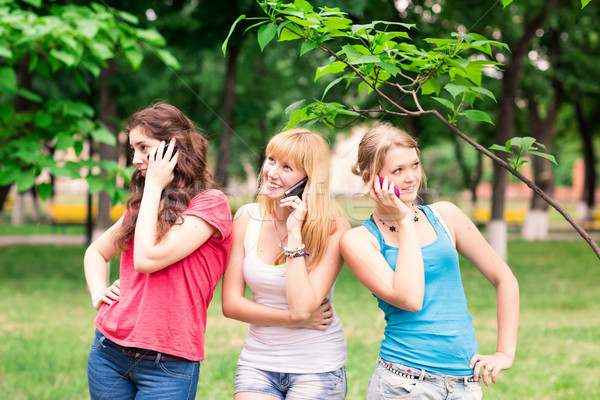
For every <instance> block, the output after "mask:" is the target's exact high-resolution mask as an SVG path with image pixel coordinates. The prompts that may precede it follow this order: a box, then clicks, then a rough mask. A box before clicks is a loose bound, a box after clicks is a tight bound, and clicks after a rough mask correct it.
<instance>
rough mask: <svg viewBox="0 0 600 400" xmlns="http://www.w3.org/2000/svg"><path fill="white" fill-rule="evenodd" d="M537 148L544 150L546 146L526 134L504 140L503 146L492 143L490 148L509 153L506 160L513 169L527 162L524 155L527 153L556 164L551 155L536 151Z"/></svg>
mask: <svg viewBox="0 0 600 400" xmlns="http://www.w3.org/2000/svg"><path fill="white" fill-rule="evenodd" d="M539 148H542V149H544V150H545V149H546V146H545V145H543V144H542V143H538V142H537V141H536V140H535V138H532V137H529V136H526V137H515V138H512V139H510V140H508V141H507V142H506V145H505V146H504V147H503V146H500V145H497V144H495V145H492V146H491V147H490V150H498V151H502V152H505V153H509V154H511V155H512V156H511V157H510V158H509V159H508V161H509V162H510V164H511V166H512V167H513V168H514V169H519V168H520V167H521V166H522V165H523V164H525V163H526V162H527V159H526V157H527V156H529V155H533V156H538V157H542V158H545V159H547V160H550V161H551V162H552V163H554V164H556V159H555V158H554V156H553V155H551V154H547V153H542V152H541V151H538V150H539Z"/></svg>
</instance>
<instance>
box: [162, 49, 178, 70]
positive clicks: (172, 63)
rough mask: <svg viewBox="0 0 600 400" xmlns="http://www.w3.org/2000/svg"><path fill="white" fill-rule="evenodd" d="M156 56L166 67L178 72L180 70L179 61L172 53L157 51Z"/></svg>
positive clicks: (163, 50)
mask: <svg viewBox="0 0 600 400" xmlns="http://www.w3.org/2000/svg"><path fill="white" fill-rule="evenodd" d="M156 56H157V57H158V58H159V59H160V60H161V61H162V62H163V63H164V64H165V65H166V66H168V67H170V68H173V69H174V70H178V69H180V68H181V65H180V64H179V60H177V59H176V58H175V56H174V55H173V53H171V52H170V51H169V50H165V49H157V50H156Z"/></svg>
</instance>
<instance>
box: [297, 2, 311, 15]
mask: <svg viewBox="0 0 600 400" xmlns="http://www.w3.org/2000/svg"><path fill="white" fill-rule="evenodd" d="M294 6H295V7H296V8H297V9H298V10H302V11H304V12H306V13H311V12H313V8H312V6H311V5H310V3H309V2H308V1H306V0H295V1H294Z"/></svg>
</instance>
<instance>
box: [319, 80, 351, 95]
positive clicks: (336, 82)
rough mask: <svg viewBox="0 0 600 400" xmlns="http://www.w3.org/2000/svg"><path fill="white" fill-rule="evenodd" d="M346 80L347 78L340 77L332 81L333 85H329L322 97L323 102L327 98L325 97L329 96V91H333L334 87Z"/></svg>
mask: <svg viewBox="0 0 600 400" xmlns="http://www.w3.org/2000/svg"><path fill="white" fill-rule="evenodd" d="M344 78H345V76H340V77H339V78H337V79H334V80H333V81H331V83H329V85H327V87H326V88H325V90H324V91H323V96H321V100H322V99H324V98H325V96H326V95H327V92H329V89H331V88H332V87H334V86H335V85H337V84H338V83H340V82H341V81H342V80H344Z"/></svg>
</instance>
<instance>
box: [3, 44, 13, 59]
mask: <svg viewBox="0 0 600 400" xmlns="http://www.w3.org/2000/svg"><path fill="white" fill-rule="evenodd" d="M12 56H13V52H12V50H11V49H10V47H8V46H5V45H4V44H2V45H0V58H8V59H11V58H12Z"/></svg>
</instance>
